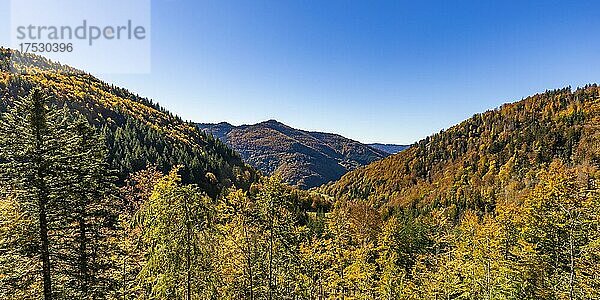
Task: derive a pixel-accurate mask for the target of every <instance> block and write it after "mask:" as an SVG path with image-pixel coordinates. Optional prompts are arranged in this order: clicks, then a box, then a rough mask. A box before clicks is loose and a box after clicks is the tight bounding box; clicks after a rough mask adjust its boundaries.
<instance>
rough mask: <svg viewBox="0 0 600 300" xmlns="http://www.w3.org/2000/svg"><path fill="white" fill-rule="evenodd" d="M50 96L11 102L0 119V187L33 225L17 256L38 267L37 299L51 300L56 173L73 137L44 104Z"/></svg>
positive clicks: (59, 114) (59, 113) (65, 119)
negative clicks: (39, 289)
mask: <svg viewBox="0 0 600 300" xmlns="http://www.w3.org/2000/svg"><path fill="white" fill-rule="evenodd" d="M50 99H51V98H50V96H48V95H46V94H44V92H42V91H41V90H39V89H34V90H32V91H31V92H30V93H29V95H28V97H26V98H19V99H17V100H16V101H14V103H13V105H12V107H9V109H8V111H7V112H6V113H4V114H3V115H2V118H1V119H0V162H1V165H0V172H1V173H2V174H1V180H2V183H3V184H4V185H5V186H7V187H8V189H10V192H12V193H14V194H15V195H16V197H17V198H16V199H17V202H18V203H19V207H21V208H22V209H23V211H24V213H25V214H26V215H27V217H28V218H31V219H30V220H29V221H28V222H31V223H33V224H35V226H34V227H32V228H31V229H33V228H35V229H36V232H31V231H29V229H28V230H27V231H26V232H22V234H25V235H28V236H30V237H32V238H30V239H26V240H27V242H25V244H23V245H19V247H22V249H23V255H25V256H30V257H34V259H35V260H36V261H39V263H40V264H41V268H40V269H41V270H39V271H40V276H41V278H42V282H43V296H40V297H43V298H44V299H46V300H49V299H53V297H54V296H55V292H54V291H53V288H54V286H53V278H52V274H53V265H54V264H55V263H57V260H60V258H58V257H56V256H54V253H53V251H54V250H55V249H56V248H58V247H53V246H55V245H54V243H55V242H56V240H55V238H54V236H53V232H54V230H55V229H56V228H55V226H56V222H57V221H58V220H59V218H60V213H61V211H60V209H59V207H60V202H61V201H62V200H63V196H64V194H63V188H64V178H61V175H62V174H60V172H57V170H59V169H60V168H61V166H62V165H64V164H65V163H66V162H68V161H69V154H68V151H69V148H70V147H71V145H73V144H74V140H75V137H74V136H73V134H72V133H71V132H69V130H68V124H69V116H68V113H67V111H66V110H65V109H59V108H56V107H54V106H52V105H51V104H50Z"/></svg>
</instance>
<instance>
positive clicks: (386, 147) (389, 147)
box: [367, 143, 410, 154]
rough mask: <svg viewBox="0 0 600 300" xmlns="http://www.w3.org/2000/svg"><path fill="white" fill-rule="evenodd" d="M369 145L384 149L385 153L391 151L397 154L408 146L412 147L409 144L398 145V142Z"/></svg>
mask: <svg viewBox="0 0 600 300" xmlns="http://www.w3.org/2000/svg"><path fill="white" fill-rule="evenodd" d="M367 146H369V147H371V148H375V149H377V150H380V151H383V152H385V153H389V154H396V153H398V152H400V151H402V150H405V149H406V148H408V147H410V146H407V145H396V144H379V143H376V144H368V145H367Z"/></svg>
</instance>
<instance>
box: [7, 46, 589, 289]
mask: <svg viewBox="0 0 600 300" xmlns="http://www.w3.org/2000/svg"><path fill="white" fill-rule="evenodd" d="M1 53H2V55H3V57H2V58H3V60H0V61H2V65H0V66H2V68H3V69H2V73H1V76H2V77H0V96H1V97H2V98H1V99H2V102H1V105H0V112H1V114H0V299H45V300H50V299H186V300H192V299H250V300H255V299H257V300H258V299H269V300H271V299H598V298H600V193H599V192H600V190H599V188H598V178H599V175H600V173H599V170H598V168H599V167H600V132H599V131H598V124H600V115H599V113H600V88H598V87H597V86H596V85H590V86H586V87H583V88H579V89H576V90H572V89H571V88H565V89H560V90H552V91H547V92H545V93H542V94H538V95H535V96H532V97H528V98H525V99H523V100H521V101H519V102H516V103H513V104H507V105H504V106H502V107H500V108H498V109H495V110H491V111H488V112H486V113H483V114H478V115H475V116H473V117H472V118H471V119H469V120H466V121H465V122H463V123H461V124H458V125H456V126H455V127H452V128H450V129H448V130H445V131H442V132H440V133H438V134H434V135H432V136H431V137H428V138H426V139H425V140H423V141H420V142H418V143H416V144H415V145H412V146H411V147H410V148H409V149H407V150H405V151H403V152H401V153H399V154H396V155H393V156H391V157H388V158H386V159H383V160H381V161H377V162H375V163H373V164H370V165H368V166H366V167H362V168H359V169H357V170H355V171H352V172H350V173H348V174H346V175H345V176H343V177H342V178H341V179H340V180H339V181H337V182H333V183H330V184H327V185H324V186H322V187H319V188H316V189H312V190H309V191H304V190H299V189H297V188H294V187H290V186H288V185H286V184H284V183H282V182H281V180H279V179H278V178H277V176H274V177H267V176H261V175H260V173H258V172H256V171H254V170H253V169H252V168H250V167H248V166H247V165H245V164H244V163H243V162H242V161H241V159H240V158H239V156H238V155H237V154H236V153H234V152H233V151H232V150H230V149H229V148H227V147H226V146H225V145H224V144H222V143H220V142H219V141H218V140H216V139H214V138H213V137H211V136H209V135H205V134H203V133H202V132H200V131H199V130H198V129H197V128H195V126H193V124H188V123H186V122H184V121H181V120H180V119H179V118H178V117H176V116H173V115H171V114H170V113H168V112H166V111H165V110H164V109H162V108H161V107H160V106H158V105H156V104H154V103H152V102H151V101H149V100H147V99H144V98H141V97H138V96H135V95H132V94H131V93H129V92H127V91H125V90H122V89H119V88H116V87H111V86H108V85H105V84H104V83H102V82H100V81H99V80H97V79H95V78H93V77H92V76H90V75H87V74H77V75H65V74H63V73H61V72H54V71H55V70H57V69H60V68H67V67H64V66H58V65H55V64H50V63H49V64H48V66H47V68H48V69H52V70H53V72H43V71H44V70H43V69H35V68H32V67H30V66H27V64H26V61H27V60H35V59H39V58H37V57H33V56H24V57H23V58H20V59H19V61H21V63H22V64H23V65H19V66H18V67H20V68H22V69H21V70H22V71H24V72H22V73H21V74H15V73H11V72H8V71H7V70H8V68H9V66H8V64H9V60H8V59H7V58H8V57H10V56H12V55H18V54H14V53H13V52H11V51H9V50H5V49H4V50H2V52H1ZM12 58H13V60H12V61H13V62H14V57H12ZM35 65H36V66H39V65H40V62H39V61H36V63H35ZM13 67H14V66H13Z"/></svg>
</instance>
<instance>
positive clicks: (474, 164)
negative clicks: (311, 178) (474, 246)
mask: <svg viewBox="0 0 600 300" xmlns="http://www.w3.org/2000/svg"><path fill="white" fill-rule="evenodd" d="M598 124H600V88H598V87H597V86H596V85H589V86H586V87H584V88H579V89H576V90H574V91H572V90H571V88H564V89H559V90H552V91H547V92H545V93H541V94H537V95H534V96H531V97H527V98H525V99H523V100H521V101H518V102H516V103H512V104H505V105H502V106H501V107H499V108H497V109H494V110H490V111H487V112H485V113H481V114H476V115H474V116H473V117H472V118H470V119H468V120H466V121H464V122H462V123H460V124H458V125H456V126H454V127H452V128H450V129H448V130H444V131H441V132H440V133H437V134H434V135H432V136H430V137H427V138H425V139H423V140H421V141H419V142H418V143H416V144H415V145H413V146H412V147H410V148H408V149H406V150H404V151H402V152H400V153H398V154H395V155H393V156H390V157H388V158H386V159H383V160H380V161H377V162H374V163H372V164H370V165H368V166H366V167H363V168H359V169H357V170H355V171H353V172H349V173H348V174H346V175H344V176H343V177H342V178H341V179H340V180H339V181H337V182H332V183H330V184H328V185H326V186H324V187H322V188H320V191H321V192H323V193H325V194H328V195H330V196H332V197H333V198H335V199H338V200H339V199H365V200H369V203H373V204H374V205H375V206H377V207H382V206H387V207H388V208H391V209H395V208H401V209H402V208H409V207H412V208H415V207H430V208H435V207H450V208H453V209H455V210H456V211H457V214H459V212H460V211H464V210H465V209H474V210H477V211H480V212H484V211H491V210H493V208H494V206H495V205H496V202H497V201H499V199H503V197H506V195H510V193H517V192H519V191H521V190H524V189H526V188H528V187H529V186H531V185H532V184H533V183H535V182H536V178H535V176H536V175H535V174H536V173H537V172H538V171H539V170H541V169H544V168H546V167H547V166H548V165H549V164H550V163H551V162H553V161H555V160H561V161H563V162H565V163H566V164H568V165H571V166H574V165H590V166H596V167H597V166H599V165H600V130H599V127H598Z"/></svg>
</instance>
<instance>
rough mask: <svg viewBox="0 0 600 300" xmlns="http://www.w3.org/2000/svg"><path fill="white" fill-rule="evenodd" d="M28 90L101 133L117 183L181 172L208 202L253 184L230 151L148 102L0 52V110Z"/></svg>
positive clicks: (251, 173) (73, 73)
mask: <svg viewBox="0 0 600 300" xmlns="http://www.w3.org/2000/svg"><path fill="white" fill-rule="evenodd" d="M11 68H13V69H12V70H16V71H17V72H11ZM32 88H41V89H43V90H47V91H48V92H49V93H50V94H52V95H53V98H54V99H55V102H56V104H58V105H63V104H64V105H66V106H67V107H68V108H69V109H72V110H77V111H79V112H81V113H82V114H83V115H84V116H86V117H87V118H88V121H90V123H92V124H93V125H94V126H95V127H97V128H98V129H99V130H101V131H102V132H103V133H104V135H105V138H106V142H107V144H108V148H109V160H110V164H111V165H112V166H113V167H114V168H115V169H116V170H118V172H119V177H120V178H121V180H123V179H125V178H126V176H127V175H128V174H130V173H132V172H135V171H139V170H142V169H145V168H146V167H147V166H149V165H153V164H155V165H156V166H157V168H158V169H159V170H160V171H163V172H168V171H169V170H170V169H171V168H172V167H173V166H176V165H183V166H185V167H184V168H183V169H182V170H181V173H182V176H183V180H184V182H188V183H197V184H199V185H200V186H201V188H202V189H203V190H204V191H206V192H207V193H209V194H210V195H212V196H216V195H217V194H218V193H219V192H220V191H221V190H222V189H223V188H224V187H229V186H232V185H236V186H239V187H247V186H248V185H249V183H250V182H251V181H253V180H254V176H255V175H254V171H253V170H252V169H251V168H249V167H248V166H246V165H245V164H244V163H243V162H242V160H241V159H240V157H239V156H238V155H237V154H236V153H235V152H234V151H233V150H231V149H229V148H228V147H227V146H226V145H224V144H223V143H221V142H220V141H218V140H214V139H213V138H212V136H210V135H206V134H204V133H203V132H202V131H200V130H198V129H197V128H196V127H195V126H194V125H193V124H190V123H186V122H184V121H182V120H181V119H180V118H179V117H177V116H174V115H173V114H171V113H170V112H168V111H166V110H165V109H164V108H162V107H160V106H159V105H158V104H155V103H154V102H152V100H149V99H146V98H143V97H140V96H138V95H135V94H133V93H131V92H129V91H127V90H125V89H122V88H119V87H115V86H113V85H110V84H107V83H105V82H102V81H100V80H99V79H97V78H95V77H94V76H91V75H90V74H86V73H84V72H81V71H78V70H75V69H73V68H70V67H68V66H63V65H60V64H57V63H54V62H51V61H48V60H46V59H45V58H42V57H39V56H34V55H29V54H27V55H21V54H20V53H18V52H16V51H11V50H8V49H4V48H2V49H0V97H1V100H2V101H1V104H0V109H4V108H5V107H6V105H10V104H11V101H12V100H13V99H15V97H22V96H24V95H26V94H27V93H28V91H29V90H31V89H32ZM213 175H214V176H213Z"/></svg>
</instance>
